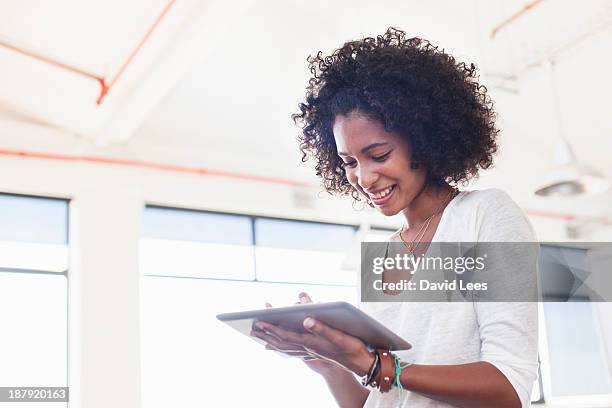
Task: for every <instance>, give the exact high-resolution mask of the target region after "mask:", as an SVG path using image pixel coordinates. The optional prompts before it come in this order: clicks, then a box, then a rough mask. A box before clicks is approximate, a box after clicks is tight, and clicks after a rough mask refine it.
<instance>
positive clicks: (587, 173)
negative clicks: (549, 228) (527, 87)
mask: <svg viewBox="0 0 612 408" xmlns="http://www.w3.org/2000/svg"><path fill="white" fill-rule="evenodd" d="M548 65H549V71H550V80H551V95H552V98H553V106H554V109H555V119H556V121H557V127H558V131H557V133H558V135H559V140H558V141H557V144H556V146H555V155H554V162H553V168H552V169H550V171H548V172H547V174H545V176H544V178H543V180H542V182H541V184H540V186H539V187H538V188H537V189H536V190H535V194H536V195H538V196H542V197H552V196H557V197H559V196H562V197H567V196H576V195H582V194H589V195H592V194H600V193H603V192H605V191H606V190H608V189H609V188H610V179H608V178H607V177H605V176H604V175H603V174H602V173H601V172H599V171H597V170H595V169H593V168H591V167H589V166H586V165H583V164H581V163H578V161H577V160H576V155H575V154H574V151H573V149H572V146H571V145H570V143H569V141H568V140H567V139H566V138H565V136H564V135H563V130H562V126H561V113H560V109H559V100H558V98H557V92H556V91H557V89H556V86H555V72H554V62H553V61H549V64H548Z"/></svg>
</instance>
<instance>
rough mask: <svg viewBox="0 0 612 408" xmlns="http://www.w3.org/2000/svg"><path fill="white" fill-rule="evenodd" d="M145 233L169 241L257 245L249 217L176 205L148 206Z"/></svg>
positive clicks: (145, 215)
mask: <svg viewBox="0 0 612 408" xmlns="http://www.w3.org/2000/svg"><path fill="white" fill-rule="evenodd" d="M142 235H143V237H145V238H156V239H166V240H180V241H194V242H214V243H220V244H228V245H253V238H252V232H251V219H250V218H249V217H245V216H240V215H229V214H215V213H208V212H201V211H192V210H179V209H174V208H160V207H146V208H145V211H144V219H143V231H142Z"/></svg>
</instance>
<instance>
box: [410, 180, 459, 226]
mask: <svg viewBox="0 0 612 408" xmlns="http://www.w3.org/2000/svg"><path fill="white" fill-rule="evenodd" d="M451 191H452V188H451V187H450V186H448V185H446V184H445V185H442V186H434V185H428V186H426V187H425V188H424V189H423V190H422V191H421V192H420V193H419V194H418V195H417V196H416V197H415V198H414V200H412V202H410V204H408V206H407V207H406V208H404V210H402V215H403V216H404V220H405V222H406V225H408V227H410V226H413V225H421V224H422V223H423V222H425V220H426V219H427V218H428V217H430V216H431V215H432V214H434V213H435V212H436V211H443V210H444V207H443V206H445V205H446V204H448V203H447V201H448V200H449V198H450V197H449V194H451Z"/></svg>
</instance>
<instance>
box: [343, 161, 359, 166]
mask: <svg viewBox="0 0 612 408" xmlns="http://www.w3.org/2000/svg"><path fill="white" fill-rule="evenodd" d="M343 163H344V167H351V168H352V167H355V166H357V161H355V160H353V161H350V162H343Z"/></svg>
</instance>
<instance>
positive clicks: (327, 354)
mask: <svg viewBox="0 0 612 408" xmlns="http://www.w3.org/2000/svg"><path fill="white" fill-rule="evenodd" d="M255 326H256V328H257V329H259V330H254V331H253V335H255V336H256V337H258V338H260V339H262V340H264V341H266V342H267V343H268V344H269V345H272V346H273V347H274V348H276V349H278V350H282V351H283V352H284V353H285V354H287V352H291V353H292V354H291V355H295V356H298V355H297V354H295V353H300V355H301V356H304V354H303V353H304V352H306V353H307V354H309V355H311V356H314V357H317V358H319V359H322V360H325V361H330V362H333V363H335V364H337V365H340V366H341V367H344V368H346V369H347V370H350V371H352V372H354V373H356V374H357V375H360V376H363V375H365V374H366V373H367V371H368V369H369V368H370V366H371V365H372V363H373V361H374V356H373V355H372V353H370V352H369V351H368V349H367V347H366V345H365V344H364V343H363V342H362V341H361V340H360V339H358V338H356V337H353V336H350V335H348V334H346V333H344V332H342V331H340V330H337V329H334V328H333V327H330V326H328V325H326V324H324V323H322V322H320V321H316V320H315V319H313V318H312V317H308V318H306V319H305V320H304V328H305V329H306V330H307V333H297V332H294V331H292V330H286V329H283V328H281V327H279V326H276V325H274V324H271V323H268V322H257V323H256V324H255Z"/></svg>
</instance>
